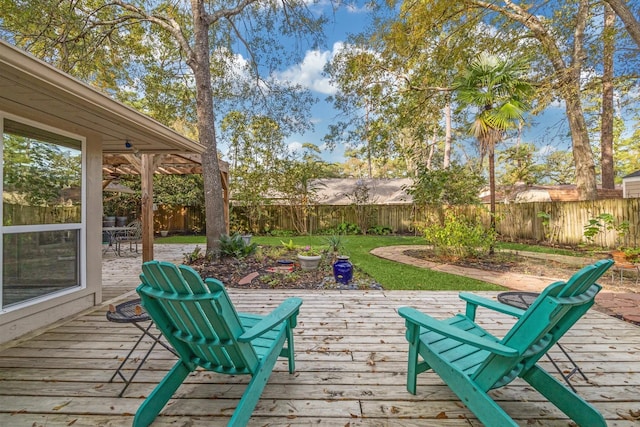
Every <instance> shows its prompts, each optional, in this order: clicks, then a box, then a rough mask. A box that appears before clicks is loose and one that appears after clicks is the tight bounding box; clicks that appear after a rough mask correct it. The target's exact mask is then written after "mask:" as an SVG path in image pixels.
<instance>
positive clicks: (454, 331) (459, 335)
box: [398, 307, 518, 357]
mask: <svg viewBox="0 0 640 427" xmlns="http://www.w3.org/2000/svg"><path fill="white" fill-rule="evenodd" d="M398 314H400V316H402V317H404V318H405V319H406V320H407V323H411V324H414V325H419V326H422V327H423V328H426V329H428V330H430V331H433V332H436V333H438V334H440V335H444V336H445V337H447V338H451V339H453V340H455V341H458V342H462V343H465V344H469V345H471V346H474V347H477V348H481V349H483V350H487V351H490V352H491V353H494V354H499V355H501V356H509V357H513V356H517V355H518V351H517V350H515V349H513V348H511V347H507V346H506V345H503V344H500V343H499V342H496V341H492V340H489V339H486V338H483V337H480V336H478V335H474V334H472V333H470V332H467V331H464V330H462V329H459V328H456V327H455V326H451V325H448V324H446V323H444V322H442V321H440V320H438V319H435V318H433V317H431V316H429V315H428V314H424V313H422V312H421V311H418V310H416V309H415V308H412V307H400V309H399V310H398Z"/></svg>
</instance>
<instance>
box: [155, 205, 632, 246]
mask: <svg viewBox="0 0 640 427" xmlns="http://www.w3.org/2000/svg"><path fill="white" fill-rule="evenodd" d="M367 208H368V209H369V212H368V213H369V215H370V221H369V225H370V226H385V227H389V228H390V229H392V230H393V231H394V232H395V233H399V234H408V233H415V234H420V230H419V226H418V224H423V223H425V221H427V220H428V219H429V218H432V217H433V216H434V215H436V212H435V211H434V210H433V209H429V208H426V207H419V206H415V205H407V204H402V205H372V206H368V207H367ZM232 211H233V212H234V214H233V215H232V216H234V215H235V216H242V215H244V212H243V207H242V206H232ZM457 211H458V212H464V213H465V214H466V215H479V216H480V217H481V218H482V220H483V222H484V223H485V224H487V225H488V224H489V211H488V207H486V206H466V207H463V208H457ZM541 212H542V213H544V216H545V217H547V218H548V220H545V219H543V218H542V217H540V216H539V213H541ZM602 213H609V214H611V215H612V216H613V217H614V218H615V220H614V225H616V224H619V223H621V222H622V221H628V222H629V232H628V233H627V234H626V236H624V242H618V241H617V237H618V236H617V233H616V231H615V230H613V229H611V230H605V229H604V228H603V231H602V232H601V233H599V234H597V235H596V237H595V239H594V244H596V245H599V246H602V247H609V248H613V247H616V246H617V245H619V244H621V243H622V244H624V245H625V246H638V245H640V199H637V198H636V199H607V200H594V201H587V202H536V203H513V204H499V205H497V206H496V214H497V231H498V233H499V234H500V235H502V236H503V238H506V239H526V240H535V241H551V242H553V243H557V244H563V245H577V244H579V243H582V242H585V236H584V230H585V229H584V227H585V225H587V224H588V223H589V220H590V219H593V218H596V217H597V216H598V215H600V214H602ZM306 221H307V229H308V230H309V232H310V233H311V234H315V233H318V232H319V231H322V230H327V229H336V228H337V227H338V226H339V225H340V224H341V223H351V224H357V214H356V211H355V209H354V208H353V207H352V206H344V205H339V206H338V205H316V206H312V207H310V208H309V214H308V215H307V218H306ZM258 223H259V227H260V230H259V231H264V230H295V226H294V221H293V218H292V217H291V214H290V210H289V208H288V207H286V206H282V205H267V206H264V208H263V217H262V218H261V219H260V221H258ZM204 224H205V220H204V214H203V212H202V210H201V209H200V208H189V207H174V208H172V207H168V206H161V207H159V209H158V210H157V211H156V212H155V230H156V231H159V230H161V229H165V230H169V231H173V232H193V231H196V230H202V231H203V232H204ZM232 230H233V223H232ZM254 231H255V230H254Z"/></svg>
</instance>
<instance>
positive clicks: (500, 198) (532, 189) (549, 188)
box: [480, 184, 622, 203]
mask: <svg viewBox="0 0 640 427" xmlns="http://www.w3.org/2000/svg"><path fill="white" fill-rule="evenodd" d="M597 191H598V199H621V198H622V188H616V189H614V190H608V189H603V188H598V189H597ZM480 199H481V201H482V202H483V203H489V193H488V191H485V192H483V193H482V194H481V195H480ZM577 200H579V198H578V189H577V188H576V186H575V185H573V184H567V185H525V184H516V185H514V186H512V187H502V188H500V189H498V190H497V191H496V202H498V203H504V202H510V203H529V202H571V201H577Z"/></svg>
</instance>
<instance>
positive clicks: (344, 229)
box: [336, 222, 361, 234]
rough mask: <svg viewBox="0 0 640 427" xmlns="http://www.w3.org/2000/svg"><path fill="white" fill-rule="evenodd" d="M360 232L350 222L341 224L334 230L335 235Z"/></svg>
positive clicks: (358, 228)
mask: <svg viewBox="0 0 640 427" xmlns="http://www.w3.org/2000/svg"><path fill="white" fill-rule="evenodd" d="M360 232H361V230H360V227H359V226H358V225H357V224H354V223H352V222H341V223H340V224H338V227H337V228H336V233H337V234H360Z"/></svg>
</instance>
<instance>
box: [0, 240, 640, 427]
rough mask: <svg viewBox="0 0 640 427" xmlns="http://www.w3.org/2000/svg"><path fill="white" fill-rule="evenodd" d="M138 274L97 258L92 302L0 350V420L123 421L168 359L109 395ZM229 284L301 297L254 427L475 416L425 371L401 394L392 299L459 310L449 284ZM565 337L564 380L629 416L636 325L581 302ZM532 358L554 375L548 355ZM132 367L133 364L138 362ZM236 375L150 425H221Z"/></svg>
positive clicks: (495, 324) (523, 416) (163, 253)
mask: <svg viewBox="0 0 640 427" xmlns="http://www.w3.org/2000/svg"><path fill="white" fill-rule="evenodd" d="M192 249H193V248H192V247H183V246H180V245H156V258H157V259H160V260H166V261H172V262H180V261H181V259H182V256H183V254H184V253H188V252H190V251H191V250H192ZM139 272H140V262H139V259H138V260H136V259H131V258H115V259H110V260H106V261H105V262H104V264H103V288H104V293H103V294H104V297H105V300H106V301H105V303H104V304H103V305H102V306H101V307H96V308H94V309H90V310H87V311H86V312H84V313H81V314H80V315H78V316H76V317H75V318H73V319H71V320H68V321H64V322H59V323H57V324H54V325H51V326H50V327H49V328H47V330H46V331H44V332H42V331H40V332H39V333H37V334H36V333H34V334H32V335H31V336H28V337H25V339H23V340H22V341H20V342H17V343H16V342H14V343H11V344H10V345H5V346H3V347H0V425H12V426H13V425H16V426H19V425H29V426H31V425H47V426H69V425H74V426H87V425H91V426H97V425H100V426H124V425H131V422H132V419H133V414H134V413H135V412H136V410H137V408H138V406H139V405H140V404H141V403H142V401H143V400H144V397H145V396H146V395H147V394H148V393H150V392H151V390H152V389H153V387H154V386H155V385H156V384H157V383H158V382H159V381H160V380H161V378H162V377H163V376H164V374H165V373H166V372H167V370H168V369H170V367H171V366H172V365H173V363H174V361H175V358H174V356H173V355H172V354H171V353H170V352H168V351H167V350H165V349H163V348H162V347H157V348H156V349H155V350H154V351H153V353H152V354H151V356H150V359H149V360H148V361H147V362H146V363H145V364H144V365H143V368H142V370H141V371H140V373H139V374H138V376H137V377H136V378H135V380H134V381H133V383H132V384H131V386H130V387H129V388H128V390H127V391H126V393H125V394H124V397H122V398H118V397H117V396H118V393H119V392H120V390H121V389H122V385H123V384H122V382H120V381H118V382H113V383H109V382H108V380H109V378H110V377H111V376H112V374H113V372H114V370H115V369H116V368H117V366H118V365H119V364H120V361H121V360H122V358H123V357H124V356H125V355H126V354H127V352H128V351H129V349H130V348H131V347H132V346H133V344H134V342H135V341H136V339H137V338H138V336H139V334H140V332H139V330H138V329H136V328H135V327H133V326H132V325H122V324H114V323H110V322H108V321H107V320H106V317H105V313H106V311H107V306H108V304H110V303H111V304H114V303H117V302H120V301H125V300H128V299H132V298H135V297H136V294H135V291H134V288H135V286H136V285H137V284H138V278H137V276H138V274H139ZM229 292H230V295H231V297H232V298H233V300H234V303H235V304H236V306H237V307H238V309H239V310H243V311H251V312H257V313H260V312H262V313H264V312H268V311H270V310H271V309H272V308H273V307H275V306H276V305H277V304H278V303H279V302H280V301H282V300H283V299H284V298H286V297H288V296H299V297H301V298H303V300H304V303H303V305H302V308H301V312H300V316H299V325H298V327H297V328H296V332H295V346H296V361H297V362H296V366H297V371H296V373H295V374H294V375H289V374H288V372H287V369H286V367H285V365H284V362H279V364H278V365H277V366H276V370H275V371H274V373H273V375H272V376H271V378H270V379H269V382H268V384H267V386H266V388H265V390H264V393H263V395H262V398H261V399H260V401H259V403H258V406H257V407H256V410H255V411H254V413H253V417H252V419H251V422H250V425H255V426H259V425H312V424H313V425H330V426H345V425H350V426H354V425H366V426H385V425H402V426H418V425H420V426H424V425H438V426H440V425H442V426H447V425H449V426H461V425H469V426H477V425H480V423H479V422H478V421H477V419H476V418H475V417H474V415H473V414H472V413H471V412H470V411H469V410H467V409H466V408H465V407H464V405H462V404H461V402H460V401H459V400H458V399H457V398H456V396H455V395H453V394H452V393H451V391H450V390H449V389H448V387H446V386H445V385H444V384H443V383H442V381H441V380H440V379H439V377H437V376H436V375H435V374H423V375H422V378H421V380H420V382H419V385H418V395H417V396H413V395H411V394H409V393H408V392H407V391H406V389H405V373H406V366H405V364H406V357H407V356H406V352H407V344H406V341H405V339H404V323H403V320H402V319H401V318H400V317H399V316H398V315H397V313H396V310H397V308H398V307H400V306H403V305H411V306H414V307H416V308H418V309H421V310H423V311H425V312H428V313H430V314H432V315H434V316H435V317H438V318H443V317H447V316H450V315H452V314H453V313H456V312H458V311H461V310H463V309H464V306H463V304H462V303H461V302H460V300H458V297H457V292H415V291H411V292H410V291H307V290H304V291H298V290H255V289H251V290H241V289H230V290H229ZM483 294H484V295H486V296H495V295H496V294H495V293H487V292H485V293H483ZM479 321H480V322H481V323H482V324H483V326H485V327H486V328H487V329H488V330H490V331H492V332H494V333H496V334H501V333H503V332H504V331H506V330H507V329H508V328H509V327H510V326H511V324H512V322H513V320H511V319H510V318H506V317H501V318H491V317H490V315H489V313H488V312H484V311H481V312H480V313H479ZM561 342H562V344H563V346H564V347H565V348H566V349H567V350H568V351H569V352H570V354H571V356H572V357H573V358H574V360H575V361H576V362H577V363H578V364H579V366H580V367H581V369H582V370H583V372H584V373H585V374H586V376H587V378H588V381H584V380H583V379H582V378H581V377H580V376H579V375H576V376H574V377H573V378H572V383H573V384H574V386H575V387H576V389H577V391H578V393H579V394H580V395H581V396H582V397H583V398H585V399H586V400H587V401H589V402H591V403H592V404H593V405H594V406H595V407H596V408H597V409H598V410H599V411H601V412H602V414H603V415H604V417H605V418H606V420H607V422H608V424H609V425H611V426H632V425H637V422H638V419H639V417H640V398H639V397H638V396H640V363H638V354H639V353H640V328H638V327H637V326H634V325H632V324H629V323H626V322H623V321H621V320H618V319H615V318H613V317H610V316H607V315H605V314H602V313H599V312H597V311H594V310H591V311H590V312H589V313H588V314H587V315H586V317H585V318H583V319H582V320H581V321H580V322H579V323H578V324H577V325H576V326H575V327H574V328H573V329H571V330H570V331H569V333H568V334H567V335H566V336H565V337H564V338H563V339H562V340H561ZM142 353H143V352H142V351H141V352H140V353H139V354H137V356H138V357H141V356H142ZM552 355H553V357H554V358H555V359H556V361H557V362H558V363H559V364H560V366H561V367H562V368H563V369H564V370H569V369H570V365H569V364H568V363H567V362H566V361H565V359H564V357H563V355H562V353H561V352H560V351H559V350H557V349H556V348H554V350H553V352H552ZM541 361H542V362H541V363H542V365H543V366H544V367H545V368H546V369H547V370H549V372H555V371H554V369H553V367H552V365H551V363H550V362H549V361H548V360H547V359H546V358H543V359H541ZM128 367H129V369H134V368H135V361H130V362H129V364H128ZM246 382H247V378H242V377H235V378H234V377H229V376H222V375H217V374H212V373H207V372H200V373H198V374H197V375H192V376H191V377H190V378H189V379H187V381H186V382H185V384H184V385H183V386H182V387H181V388H180V389H179V390H178V392H177V394H176V396H174V397H175V399H174V400H172V401H171V403H170V404H169V405H168V406H167V407H166V408H165V409H164V412H163V415H162V416H160V417H158V418H157V419H156V422H155V424H154V425H194V426H195V425H209V426H210V425H226V422H227V421H228V419H229V417H230V416H231V414H232V412H233V410H234V408H235V406H236V404H237V402H238V399H239V397H240V395H241V394H242V392H243V390H244V384H246ZM494 396H495V397H496V399H497V400H498V401H499V403H500V405H501V406H502V407H503V408H504V409H505V410H506V411H507V412H508V413H509V414H510V415H511V416H512V417H513V418H514V419H515V420H516V421H517V422H518V423H519V424H520V425H545V426H561V425H562V426H566V425H567V423H568V419H567V418H566V417H565V416H564V414H562V413H561V412H560V411H559V410H557V409H556V408H555V407H553V406H552V405H551V404H550V403H549V402H548V401H547V400H546V399H544V398H543V397H542V396H540V395H539V394H538V393H537V392H535V391H533V390H532V389H531V388H530V387H529V386H528V385H527V384H526V383H524V382H522V381H520V380H517V381H516V382H514V383H513V384H511V385H510V386H508V387H506V388H504V389H501V390H499V391H496V392H494Z"/></svg>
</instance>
